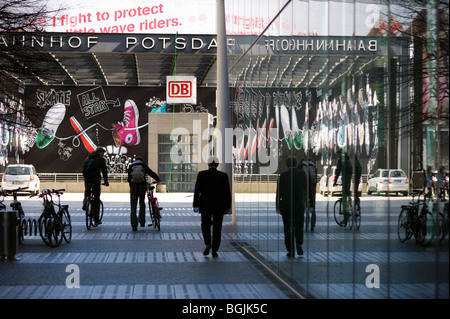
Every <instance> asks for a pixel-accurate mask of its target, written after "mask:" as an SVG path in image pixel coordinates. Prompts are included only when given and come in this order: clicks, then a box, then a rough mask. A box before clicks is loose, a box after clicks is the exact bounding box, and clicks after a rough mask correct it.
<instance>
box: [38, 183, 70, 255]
mask: <svg viewBox="0 0 450 319" xmlns="http://www.w3.org/2000/svg"><path fill="white" fill-rule="evenodd" d="M38 196H39V198H42V199H43V203H42V205H43V206H44V211H43V212H42V214H41V216H40V217H39V221H38V224H39V234H40V235H41V238H42V240H43V241H44V243H46V244H47V245H48V246H50V247H57V246H59V245H60V244H61V242H62V240H63V238H64V231H63V229H64V227H63V225H62V222H61V218H60V217H59V215H58V214H57V213H56V212H55V207H54V205H53V200H52V191H51V190H49V189H44V190H43V191H42V192H41V193H40V194H39V195H38Z"/></svg>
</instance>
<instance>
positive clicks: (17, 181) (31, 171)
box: [2, 164, 41, 194]
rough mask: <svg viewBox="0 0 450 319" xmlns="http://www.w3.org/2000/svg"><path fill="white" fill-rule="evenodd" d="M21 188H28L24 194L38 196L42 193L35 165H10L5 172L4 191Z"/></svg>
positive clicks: (3, 179)
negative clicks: (28, 193)
mask: <svg viewBox="0 0 450 319" xmlns="http://www.w3.org/2000/svg"><path fill="white" fill-rule="evenodd" d="M21 187H28V188H27V189H26V190H24V192H30V193H32V194H37V193H39V191H40V187H41V183H40V180H39V177H38V175H37V173H36V169H35V168H34V166H33V165H28V164H10V165H8V167H7V168H6V170H5V173H4V174H3V178H2V188H3V189H4V190H15V189H18V188H21Z"/></svg>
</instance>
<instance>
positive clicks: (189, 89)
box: [166, 76, 197, 104]
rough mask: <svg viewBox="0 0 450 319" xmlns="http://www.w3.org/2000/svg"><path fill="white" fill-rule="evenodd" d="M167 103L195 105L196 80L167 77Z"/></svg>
mask: <svg viewBox="0 0 450 319" xmlns="http://www.w3.org/2000/svg"><path fill="white" fill-rule="evenodd" d="M166 95H167V97H166V100H167V103H192V104H196V103H197V78H196V77H195V76H168V77H167V85H166Z"/></svg>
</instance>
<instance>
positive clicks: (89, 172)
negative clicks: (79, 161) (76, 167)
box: [83, 158, 97, 178]
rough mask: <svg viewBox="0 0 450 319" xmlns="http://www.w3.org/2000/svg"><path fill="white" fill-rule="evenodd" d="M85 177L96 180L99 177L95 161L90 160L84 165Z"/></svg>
mask: <svg viewBox="0 0 450 319" xmlns="http://www.w3.org/2000/svg"><path fill="white" fill-rule="evenodd" d="M83 176H84V177H85V178H94V177H96V176H97V170H96V169H95V159H94V158H88V159H87V160H86V161H84V164H83Z"/></svg>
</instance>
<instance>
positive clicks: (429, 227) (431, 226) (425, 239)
mask: <svg viewBox="0 0 450 319" xmlns="http://www.w3.org/2000/svg"><path fill="white" fill-rule="evenodd" d="M435 230H436V229H435V222H434V218H433V215H431V213H430V212H429V211H426V212H422V213H421V214H420V215H419V217H418V218H417V221H416V227H415V232H414V235H415V238H416V243H417V244H419V245H422V246H428V245H429V244H430V243H431V242H432V241H433V239H434V236H435Z"/></svg>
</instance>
